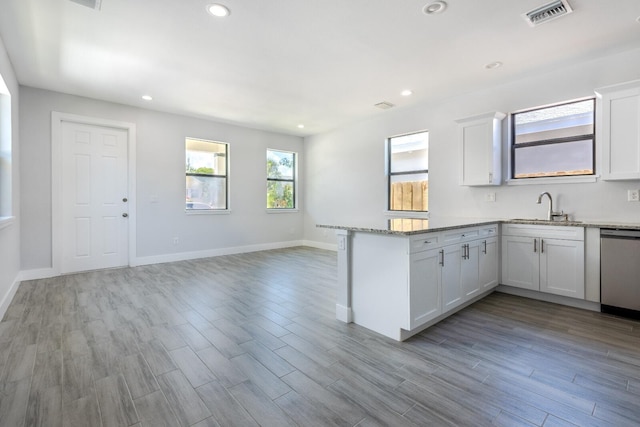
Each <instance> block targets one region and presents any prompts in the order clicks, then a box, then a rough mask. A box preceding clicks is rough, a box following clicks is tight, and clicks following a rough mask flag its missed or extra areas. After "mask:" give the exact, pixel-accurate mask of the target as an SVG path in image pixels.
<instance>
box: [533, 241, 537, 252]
mask: <svg viewBox="0 0 640 427" xmlns="http://www.w3.org/2000/svg"><path fill="white" fill-rule="evenodd" d="M533 252H534V253H535V252H538V239H533Z"/></svg>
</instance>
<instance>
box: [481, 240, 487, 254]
mask: <svg viewBox="0 0 640 427" xmlns="http://www.w3.org/2000/svg"><path fill="white" fill-rule="evenodd" d="M482 243H483V244H484V249H482V253H483V254H486V253H487V241H486V240H485V241H484V242H482Z"/></svg>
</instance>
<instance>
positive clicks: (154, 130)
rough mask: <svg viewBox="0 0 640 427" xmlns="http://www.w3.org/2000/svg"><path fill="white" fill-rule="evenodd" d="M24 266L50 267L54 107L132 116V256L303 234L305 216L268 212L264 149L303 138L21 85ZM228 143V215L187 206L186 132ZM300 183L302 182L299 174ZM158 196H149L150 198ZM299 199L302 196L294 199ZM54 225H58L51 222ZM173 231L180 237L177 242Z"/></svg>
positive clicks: (195, 251)
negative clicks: (134, 213)
mask: <svg viewBox="0 0 640 427" xmlns="http://www.w3.org/2000/svg"><path fill="white" fill-rule="evenodd" d="M20 101H21V103H20V112H21V120H20V130H21V132H22V133H21V135H22V136H21V152H22V166H23V168H22V176H21V187H20V189H21V192H22V194H23V195H24V196H23V201H22V203H23V214H22V236H21V241H22V249H21V254H22V269H23V270H32V269H46V268H50V267H51V266H52V253H51V231H52V223H51V185H50V183H51V112H52V111H58V112H63V113H71V114H78V115H82V116H89V117H97V118H102V119H109V120H117V121H125V122H132V123H135V124H136V130H137V150H136V151H137V152H136V157H137V158H136V168H137V170H136V180H137V195H136V198H137V222H136V227H137V254H136V255H137V258H139V259H144V258H146V259H147V260H149V259H150V260H171V259H175V258H180V255H179V254H186V255H184V256H183V257H184V258H188V257H192V256H198V255H203V254H207V253H211V251H215V250H224V249H229V248H243V247H248V246H252V245H267V246H268V245H274V244H279V243H283V242H293V241H300V240H302V238H303V224H302V221H303V215H302V213H301V212H296V213H278V214H274V213H267V212H266V176H265V173H266V149H267V148H276V149H283V150H289V151H295V152H298V153H299V155H300V159H301V160H303V159H304V153H303V141H302V138H300V137H296V136H289V135H284V134H278V133H272V132H266V131H261V130H255V129H249V128H244V127H239V126H234V125H231V124H226V123H218V122H214V121H208V120H202V119H196V118H190V117H184V116H178V115H173V114H167V113H162V112H156V111H150V110H146V109H141V108H134V107H129V106H124V105H119V104H113V103H108V102H102V101H97V100H93V99H88V98H82V97H77V96H71V95H65V94H61V93H57V92H50V91H46V90H41V89H34V88H31V87H21V88H20ZM187 136H189V137H195V138H202V139H211V140H217V141H223V142H228V143H229V144H230V162H231V164H230V177H231V178H230V179H231V181H230V206H231V214H229V215H187V214H185V212H184V200H185V199H184V197H185V190H184V179H185V178H184V139H185V137H187ZM300 185H304V182H303V180H302V179H301V181H300ZM154 198H155V199H157V202H154V203H152V199H154ZM299 202H300V204H301V205H302V203H303V202H304V200H299ZM53 226H55V225H53ZM174 237H178V238H179V244H178V245H174V244H173V239H174Z"/></svg>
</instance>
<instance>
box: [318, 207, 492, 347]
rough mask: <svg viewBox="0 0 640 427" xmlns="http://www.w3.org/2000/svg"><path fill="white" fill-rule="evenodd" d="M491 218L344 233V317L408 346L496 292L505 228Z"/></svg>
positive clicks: (340, 229)
mask: <svg viewBox="0 0 640 427" xmlns="http://www.w3.org/2000/svg"><path fill="white" fill-rule="evenodd" d="M499 223H500V220H487V219H479V220H473V219H450V218H448V219H447V218H443V219H429V220H425V219H404V218H402V219H400V218H398V219H390V220H387V221H386V224H385V223H380V224H377V225H374V226H372V227H369V228H367V227H349V226H333V225H318V226H317V227H320V228H330V229H335V230H336V236H337V242H338V301H337V304H336V317H337V319H338V320H341V321H343V322H347V323H350V322H354V323H356V324H358V325H361V326H364V327H366V328H368V329H371V330H373V331H376V332H378V333H380V334H383V335H385V336H387V337H389V338H392V339H395V340H398V341H403V340H405V339H407V338H409V337H410V336H412V335H414V334H416V333H418V332H420V331H422V330H424V329H426V328H427V327H429V326H431V325H433V324H434V323H437V322H438V321H440V320H442V319H444V318H445V317H447V316H449V315H451V314H453V313H455V312H456V311H458V310H460V309H462V308H463V307H466V306H467V305H469V304H471V303H473V302H475V301H477V300H478V299H480V298H482V297H484V296H485V295H487V294H488V293H490V292H491V291H492V290H493V288H495V287H496V286H498V282H499V274H498V268H499V250H498V248H499V247H498V231H499V230H498V227H499Z"/></svg>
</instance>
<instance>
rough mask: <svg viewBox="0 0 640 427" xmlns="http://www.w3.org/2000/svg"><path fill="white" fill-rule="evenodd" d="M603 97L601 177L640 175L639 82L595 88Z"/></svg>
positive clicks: (599, 128)
mask: <svg viewBox="0 0 640 427" xmlns="http://www.w3.org/2000/svg"><path fill="white" fill-rule="evenodd" d="M596 92H597V94H598V95H599V96H600V100H599V102H600V104H601V106H600V109H599V110H600V114H599V116H600V117H599V118H600V120H599V122H598V123H597V124H596V131H597V132H598V138H599V141H600V143H601V144H602V178H603V179H605V180H628V179H639V178H640V81H636V82H630V83H626V84H620V85H615V86H610V87H608V88H602V89H597V90H596Z"/></svg>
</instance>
